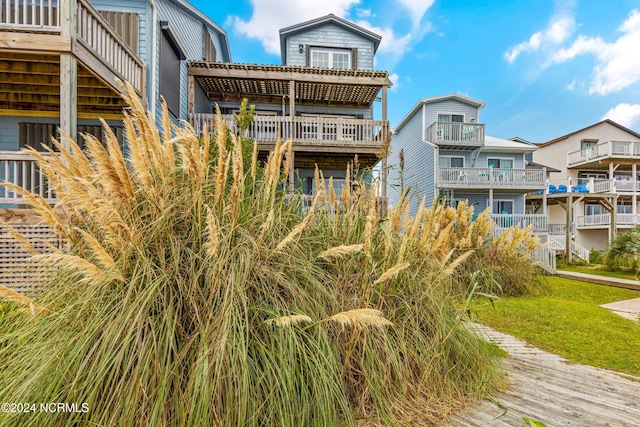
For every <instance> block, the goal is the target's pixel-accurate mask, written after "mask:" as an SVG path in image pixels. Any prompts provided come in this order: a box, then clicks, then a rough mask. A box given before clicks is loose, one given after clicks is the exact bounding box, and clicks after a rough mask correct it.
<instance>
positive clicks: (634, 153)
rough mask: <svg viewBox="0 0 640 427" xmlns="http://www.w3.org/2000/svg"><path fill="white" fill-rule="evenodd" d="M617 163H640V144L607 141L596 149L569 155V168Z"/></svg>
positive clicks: (583, 150)
mask: <svg viewBox="0 0 640 427" xmlns="http://www.w3.org/2000/svg"><path fill="white" fill-rule="evenodd" d="M617 161H626V162H628V161H637V162H640V142H638V141H607V142H603V143H602V144H598V145H596V146H594V147H588V148H584V149H582V150H578V151H573V152H571V153H569V154H568V155H567V166H568V167H569V168H576V167H591V166H597V165H599V164H601V163H615V162H617Z"/></svg>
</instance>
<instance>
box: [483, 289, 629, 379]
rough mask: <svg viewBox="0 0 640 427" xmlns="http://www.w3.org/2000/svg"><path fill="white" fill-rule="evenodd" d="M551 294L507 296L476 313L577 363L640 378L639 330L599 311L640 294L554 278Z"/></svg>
mask: <svg viewBox="0 0 640 427" xmlns="http://www.w3.org/2000/svg"><path fill="white" fill-rule="evenodd" d="M547 280H548V282H549V288H550V293H549V294H548V295H543V296H535V297H508V298H504V299H502V300H498V301H495V302H494V304H495V309H494V307H493V306H492V305H491V304H488V303H486V302H480V301H478V302H476V303H474V304H473V306H472V313H473V314H474V316H477V318H478V319H479V320H480V322H482V323H485V324H487V325H489V326H491V327H493V328H496V329H498V330H500V331H503V332H506V333H508V334H511V335H514V336H516V337H518V338H521V339H523V340H525V341H527V342H528V343H530V344H532V345H534V346H536V347H539V348H542V349H544V350H547V351H550V352H552V353H556V354H559V355H561V356H563V357H566V358H567V359H569V360H572V361H574V362H577V363H581V364H586V365H591V366H597V367H600V368H605V369H611V370H614V371H618V372H624V373H627V374H631V375H640V325H639V324H637V323H634V322H632V321H630V320H628V319H624V318H622V317H620V316H618V315H616V314H613V313H612V312H610V311H609V310H606V309H604V308H601V307H599V305H600V304H606V303H610V302H615V301H621V300H625V299H632V298H639V297H640V292H638V291H632V290H628V289H619V288H613V287H609V286H601V285H595V284H590V283H584V282H577V281H574V280H567V279H561V278H555V277H549V278H547Z"/></svg>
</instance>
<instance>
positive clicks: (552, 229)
mask: <svg viewBox="0 0 640 427" xmlns="http://www.w3.org/2000/svg"><path fill="white" fill-rule="evenodd" d="M566 230H567V225H566V224H564V223H553V224H549V234H552V235H562V236H564V235H565V233H566Z"/></svg>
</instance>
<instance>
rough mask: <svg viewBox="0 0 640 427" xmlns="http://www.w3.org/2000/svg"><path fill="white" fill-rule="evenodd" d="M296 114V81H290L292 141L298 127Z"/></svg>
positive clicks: (294, 138)
mask: <svg viewBox="0 0 640 427" xmlns="http://www.w3.org/2000/svg"><path fill="white" fill-rule="evenodd" d="M295 116H296V81H295V80H290V81H289V126H291V129H290V138H291V141H292V143H293V142H295V140H296V136H297V135H296V127H295V123H294V118H295Z"/></svg>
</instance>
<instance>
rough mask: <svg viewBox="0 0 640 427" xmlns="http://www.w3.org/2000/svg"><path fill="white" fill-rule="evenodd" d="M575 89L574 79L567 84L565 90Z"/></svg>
mask: <svg viewBox="0 0 640 427" xmlns="http://www.w3.org/2000/svg"><path fill="white" fill-rule="evenodd" d="M575 88H576V79H573V80H571V83H569V84H567V85H566V86H565V87H564V89H565V90H574V89H575Z"/></svg>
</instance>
